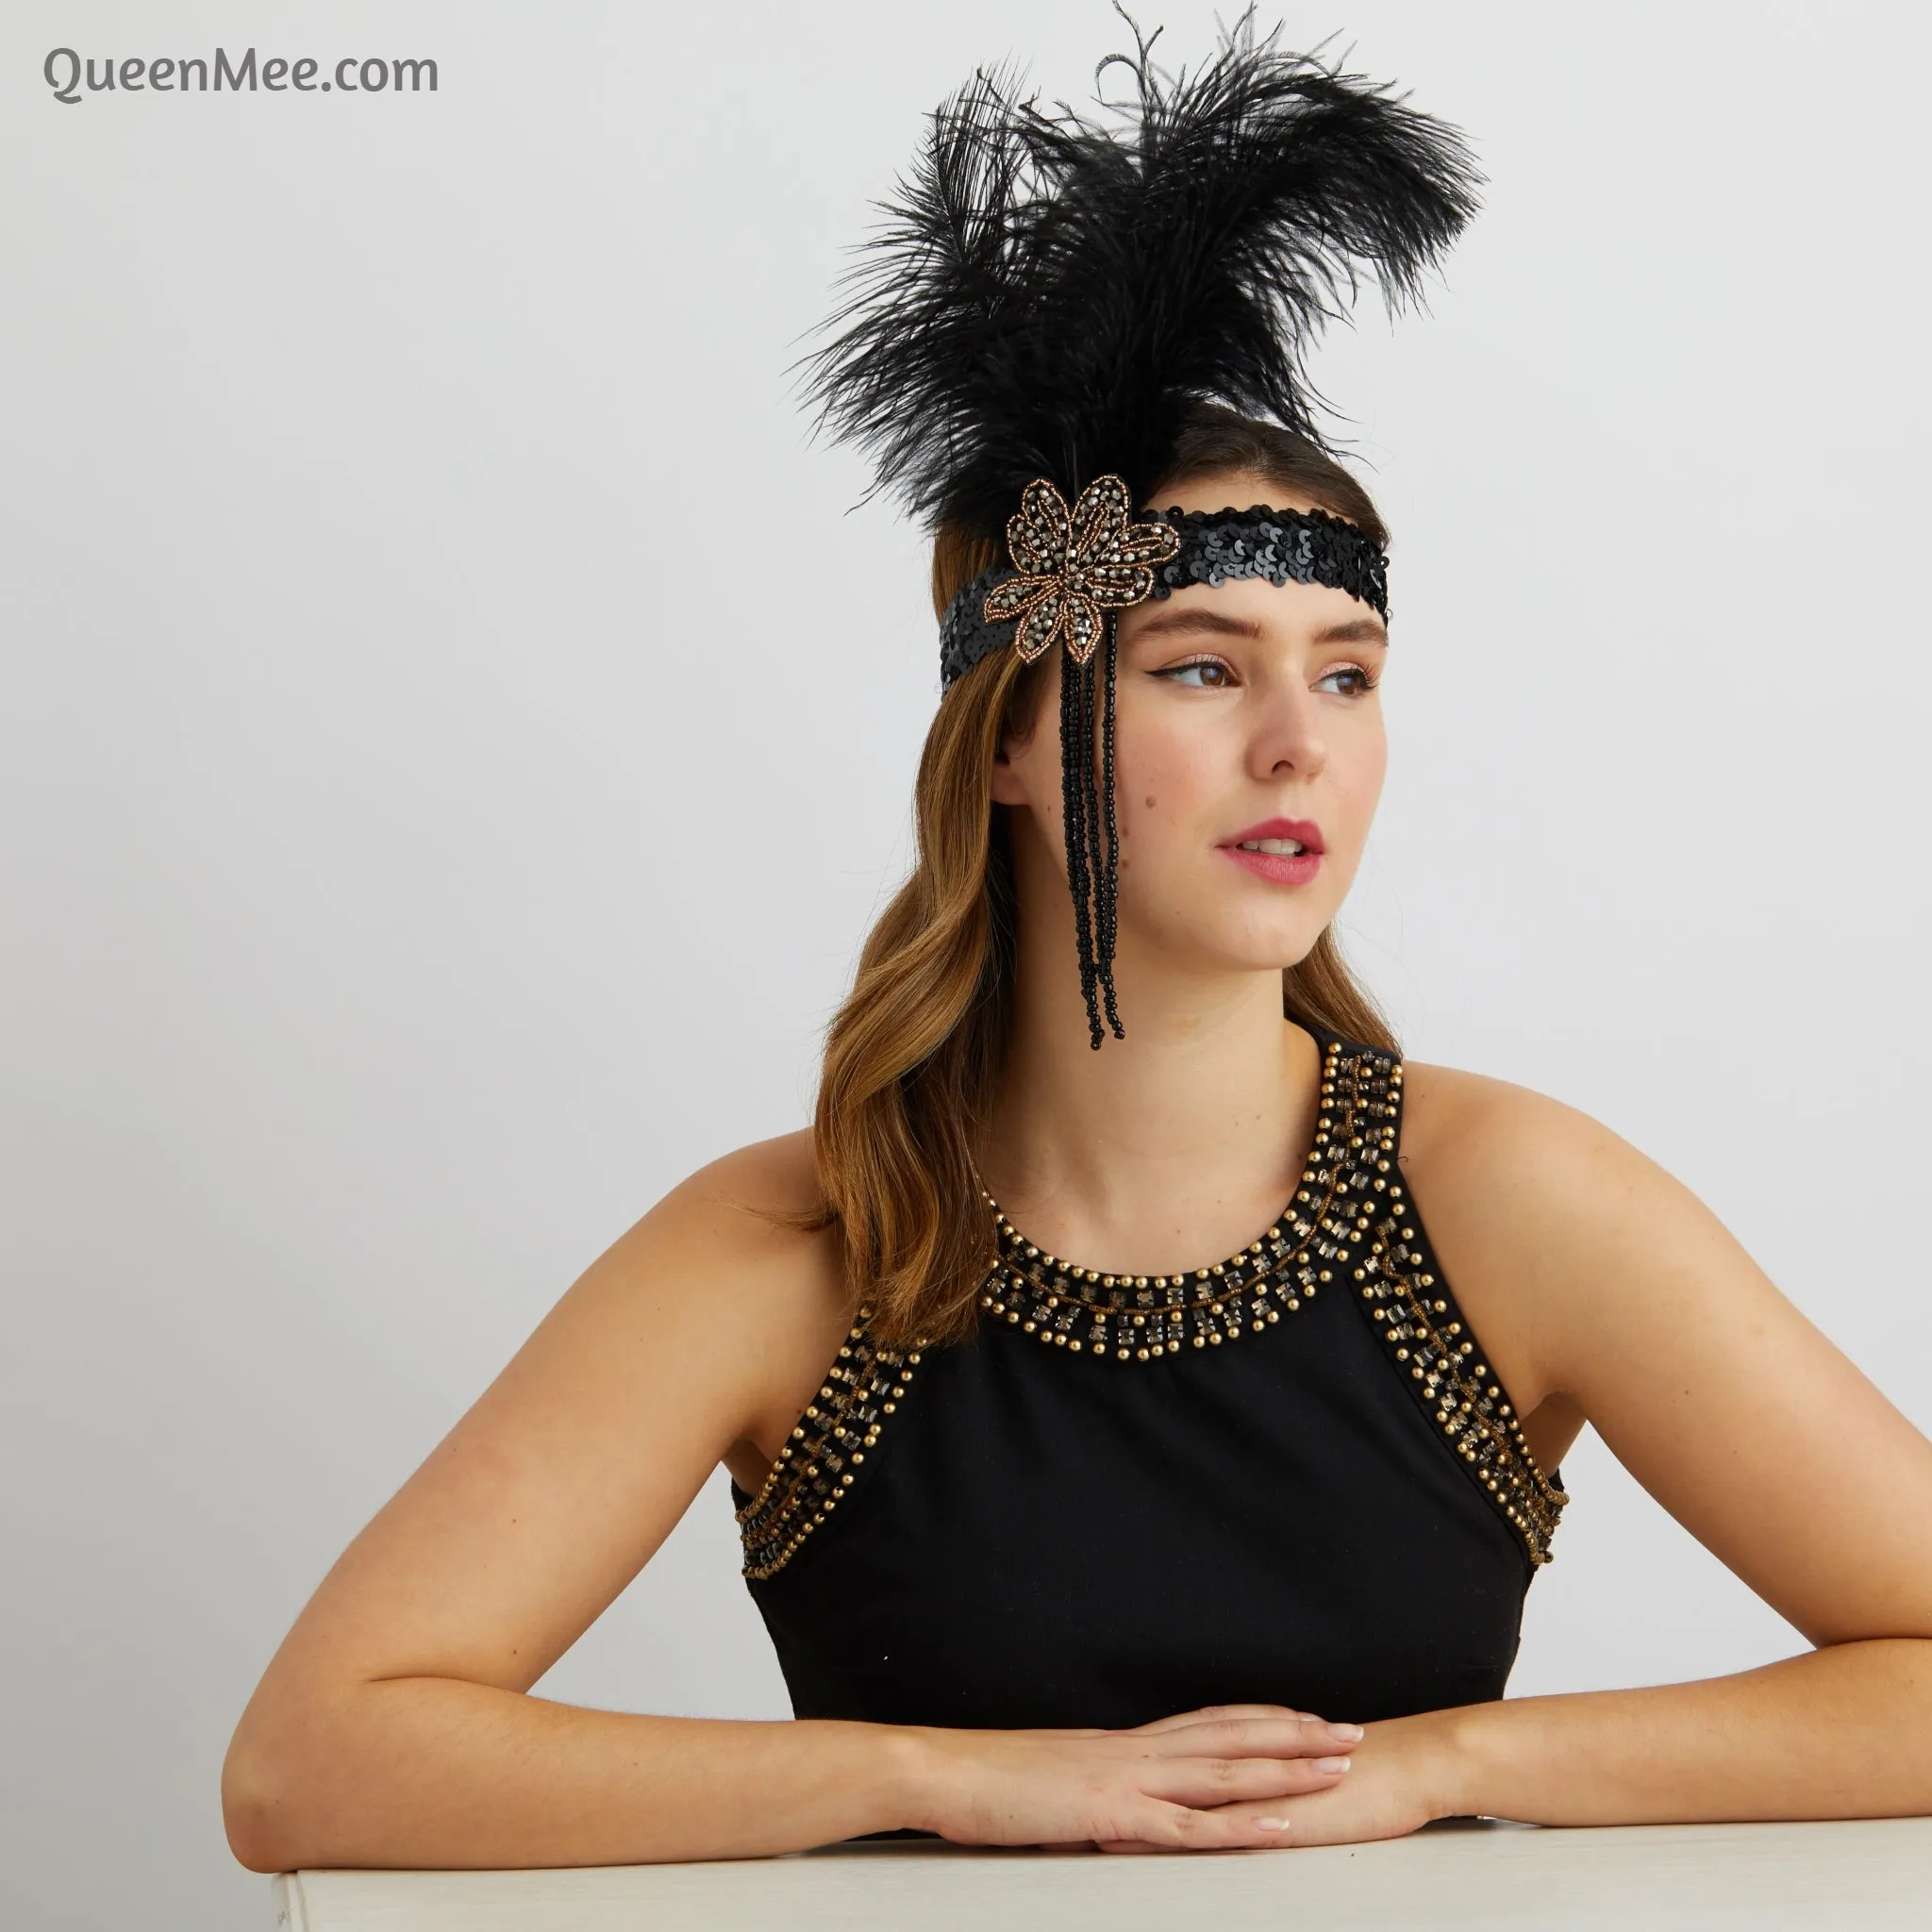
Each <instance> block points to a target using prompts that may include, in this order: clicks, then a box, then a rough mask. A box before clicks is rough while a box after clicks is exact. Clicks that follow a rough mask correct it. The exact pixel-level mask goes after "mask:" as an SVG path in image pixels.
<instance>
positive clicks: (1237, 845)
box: [1215, 819, 1327, 886]
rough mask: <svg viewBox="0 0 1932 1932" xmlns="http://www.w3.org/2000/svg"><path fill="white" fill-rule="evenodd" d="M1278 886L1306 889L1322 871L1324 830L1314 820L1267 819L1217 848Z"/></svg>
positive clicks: (1226, 840) (1245, 868)
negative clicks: (1310, 881)
mask: <svg viewBox="0 0 1932 1932" xmlns="http://www.w3.org/2000/svg"><path fill="white" fill-rule="evenodd" d="M1215 849H1216V850H1217V851H1219V852H1224V853H1226V854H1227V856H1228V858H1231V859H1233V860H1234V862H1235V863H1236V864H1237V865H1239V866H1241V867H1242V868H1243V869H1244V870H1246V871H1248V872H1251V873H1253V874H1255V876H1256V877H1257V878H1263V879H1268V880H1270V881H1272V882H1273V883H1274V884H1275V885H1278V886H1305V885H1307V883H1308V881H1309V880H1310V879H1312V878H1313V877H1314V876H1315V874H1317V873H1318V872H1320V871H1321V870H1322V855H1323V853H1324V851H1326V850H1327V848H1326V846H1324V844H1323V842H1322V828H1321V826H1319V825H1318V824H1315V823H1314V821H1313V820H1312V819H1265V820H1263V821H1262V823H1261V824H1258V825H1250V826H1249V827H1248V828H1247V830H1246V831H1244V832H1237V833H1236V834H1235V835H1234V837H1233V838H1232V839H1224V840H1223V841H1222V842H1221V843H1220V844H1219V845H1218V846H1217V847H1216V848H1215Z"/></svg>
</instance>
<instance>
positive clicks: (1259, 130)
mask: <svg viewBox="0 0 1932 1932" xmlns="http://www.w3.org/2000/svg"><path fill="white" fill-rule="evenodd" d="M1123 17H1125V16H1123ZM1128 24H1129V25H1130V26H1131V25H1133V24H1132V22H1131V21H1129V22H1128ZM1134 35H1135V42H1136V46H1135V51H1134V53H1133V54H1131V55H1125V54H1123V55H1115V56H1112V57H1110V58H1108V60H1106V61H1103V62H1102V63H1101V69H1100V74H1099V75H1096V84H1098V81H1099V79H1100V76H1101V75H1108V74H1109V73H1111V72H1116V71H1123V72H1124V74H1125V75H1126V76H1127V78H1128V80H1129V83H1130V86H1129V90H1128V92H1129V94H1130V96H1131V97H1130V98H1129V99H1127V100H1125V101H1124V102H1121V103H1108V102H1100V103H1098V104H1097V108H1098V111H1097V112H1089V113H1076V112H1075V111H1074V109H1073V108H1069V107H1067V106H1065V105H1060V106H1058V107H1055V108H1042V107H1041V105H1040V102H1039V99H1038V97H1037V96H1030V95H1029V96H1026V97H1024V98H1023V97H1022V95H1021V92H1020V86H1019V82H1018V79H1017V76H1015V75H1011V74H1009V73H1006V72H991V73H989V72H985V71H982V72H981V73H979V74H978V75H975V76H974V79H973V81H972V82H970V83H969V84H968V85H967V86H966V87H965V88H963V89H961V90H960V91H959V92H958V93H956V94H955V95H954V96H953V97H952V98H951V99H949V100H948V101H947V102H946V103H945V104H944V105H943V106H942V107H941V108H939V109H938V110H937V111H936V112H935V113H934V114H933V116H932V122H931V127H930V131H929V134H928V137H927V139H926V142H925V144H924V149H923V151H922V153H921V155H920V157H919V158H918V160H917V162H916V164H915V165H914V167H913V169H912V170H911V172H910V173H909V174H908V175H906V176H905V177H904V178H903V179H902V180H901V181H900V183H899V184H898V187H897V190H896V192H895V193H894V194H893V196H892V198H891V200H889V201H888V202H887V203H886V204H884V207H883V213H884V216H885V221H884V224H883V225H882V227H881V228H880V229H879V231H878V232H877V233H876V234H875V235H874V237H873V239H872V240H871V241H870V242H867V243H865V244H864V245H863V247H862V249H861V251H860V259H859V260H858V264H857V266H856V267H855V268H854V269H853V271H852V272H851V273H850V275H848V276H847V277H846V279H845V280H844V282H843V283H841V306H840V308H839V309H838V310H837V312H836V313H835V314H834V315H833V316H832V317H831V318H830V319H829V321H828V322H827V324H826V325H825V340H824V342H823V345H822V346H821V347H820V348H819V349H818V350H817V351H816V352H815V353H814V354H813V355H812V356H811V357H810V358H808V363H807V369H808V382H807V396H808V401H810V402H811V403H813V404H815V405H816V406H817V408H818V409H819V412H820V422H821V424H822V425H823V426H824V427H825V428H827V429H828V430H829V431H830V433H831V434H832V435H833V436H834V437H835V438H837V439H838V440H840V441H850V442H853V443H856V444H857V445H858V446H859V447H860V448H862V449H864V450H865V451H866V452H867V453H868V454H869V456H870V457H871V458H872V462H873V465H874V474H875V476H876V479H877V486H876V487H877V488H878V489H880V490H883V491H887V492H889V493H891V495H893V496H895V497H897V498H898V499H899V500H900V502H901V503H902V504H903V505H904V507H905V508H907V509H908V510H909V511H910V512H911V513H913V514H914V515H916V516H918V517H920V518H921V519H923V520H924V522H926V523H927V524H928V525H934V526H937V525H941V524H947V525H954V526H956V527H958V528H959V529H961V530H962V531H964V532H968V533H972V534H975V535H983V536H987V537H993V538H997V537H998V536H999V535H1000V533H1001V532H1002V531H1003V529H1004V528H1005V525H1006V520H1007V518H1008V515H1009V514H1010V513H1011V512H1012V511H1013V509H1014V508H1015V507H1016V506H1017V505H1018V503H1019V501H1020V493H1021V491H1022V490H1023V489H1024V487H1025V485H1026V484H1027V483H1028V482H1029V481H1030V480H1031V479H1032V478H1034V477H1035V476H1045V477H1048V478H1050V479H1052V480H1053V481H1054V482H1056V483H1057V484H1058V487H1059V488H1060V489H1061V491H1064V492H1066V493H1067V494H1068V495H1069V496H1070V497H1071V496H1072V495H1073V494H1074V493H1075V492H1077V491H1079V490H1080V489H1081V488H1082V487H1084V486H1085V485H1086V484H1087V483H1088V482H1090V481H1091V479H1092V478H1093V477H1094V476H1096V475H1102V474H1104V473H1107V472H1113V473H1116V474H1118V475H1122V476H1124V478H1125V479H1126V481H1127V484H1128V486H1129V488H1130V489H1131V490H1132V491H1133V492H1134V500H1135V501H1136V502H1137V503H1144V502H1146V501H1147V493H1148V492H1149V491H1151V490H1153V489H1154V488H1155V487H1157V486H1158V482H1159V480H1160V477H1161V474H1162V471H1163V469H1164V467H1165V465H1166V463H1167V461H1168V459H1169V457H1170V455H1171V452H1172V450H1173V448H1174V441H1175V439H1176V437H1177V435H1178V433H1179V430H1180V427H1181V425H1182V421H1183V419H1184V417H1185V415H1186V413H1187V410H1188V408H1189V407H1190V406H1191V404H1192V403H1194V402H1196V401H1197V400H1205V401H1213V402H1218V403H1222V404H1224V405H1225V406H1227V407H1229V408H1234V409H1237V410H1239V411H1241V413H1242V414H1244V415H1249V416H1258V417H1262V418H1266V419H1272V420H1273V421H1275V422H1277V423H1280V424H1281V425H1284V426H1286V427H1288V428H1290V429H1293V430H1296V431H1298V432H1299V433H1300V434H1302V435H1304V436H1306V437H1308V438H1309V439H1310V440H1311V441H1315V442H1316V443H1318V444H1321V445H1323V446H1326V439H1325V438H1324V434H1323V431H1322V426H1321V424H1320V421H1319V420H1318V410H1319V407H1320V398H1319V397H1318V396H1317V395H1316V393H1315V391H1313V389H1312V388H1311V387H1310V385H1309V382H1308V380H1307V373H1306V368H1305V355H1306V351H1307V346H1308V344H1309V343H1310V342H1311V341H1313V340H1314V339H1315V337H1316V336H1317V335H1319V333H1320V331H1321V329H1322V327H1323V326H1324V324H1325V323H1327V322H1328V321H1329V320H1331V319H1334V318H1337V317H1340V316H1341V315H1342V314H1344V313H1345V312H1346V311H1347V309H1348V308H1349V307H1350V306H1351V305H1352V303H1353V301H1354V299H1355V298H1356V296H1357V293H1358V291H1359V288H1360V285H1361V283H1362V281H1363V280H1364V279H1372V280H1373V281H1374V283H1375V284H1376V285H1377V287H1378V288H1379V291H1380V292H1381V294H1382V297H1383V299H1384V300H1385V302H1386V303H1387V304H1388V305H1389V306H1390V308H1391V309H1393V308H1399V307H1401V306H1402V305H1403V304H1404V303H1406V302H1407V301H1409V300H1411V299H1413V298H1415V297H1417V296H1418V295H1419V294H1420V292H1421V288H1422V284H1423V281H1424V276H1425V275H1426V274H1427V272H1428V271H1429V270H1430V269H1431V268H1432V267H1433V266H1434V265H1435V264H1436V263H1437V261H1438V260H1439V259H1440V258H1441V255H1442V254H1443V252H1444V251H1445V250H1446V249H1447V247H1448V245H1449V243H1450V242H1452V241H1453V240H1454V239H1455V237H1456V235H1457V232H1458V231H1459V230H1460V229H1461V228H1462V226H1463V225H1464V224H1465V223H1466V222H1467V221H1468V220H1469V218H1470V216H1471V215H1472V214H1473V213H1474V210H1475V206H1476V201H1475V190H1476V187H1477V185H1478V184H1479V182H1480V179H1481V176H1480V175H1478V174H1477V172H1476V169H1475V167H1474V162H1473V160H1472V158H1471V156H1470V153H1469V150H1468V148H1467V146H1466V145H1465V143H1464V142H1463V139H1462V137H1461V136H1460V134H1458V133H1457V130H1456V129H1454V128H1452V127H1450V126H1448V125H1445V124H1443V123H1442V122H1440V121H1437V120H1435V119H1433V118H1432V117H1430V116H1429V115H1426V114H1424V113H1422V112H1420V111H1418V110H1417V109H1415V108H1410V107H1409V106H1408V105H1407V101H1406V99H1404V98H1402V97H1398V96H1396V95H1394V94H1392V93H1391V92H1390V91H1389V90H1388V89H1387V88H1385V87H1380V86H1376V85H1374V84H1372V83H1370V82H1369V81H1367V80H1364V79H1363V78H1361V77H1360V76H1358V75H1349V74H1344V73H1341V72H1340V71H1339V70H1337V69H1335V68H1331V67H1328V66H1324V64H1323V63H1322V61H1321V59H1320V58H1318V57H1317V56H1314V55H1298V54H1291V53H1287V52H1284V51H1281V50H1279V49H1278V48H1277V47H1276V44H1275V42H1276V40H1277V39H1278V29H1277V31H1276V32H1275V33H1271V34H1269V35H1267V36H1265V37H1257V34H1256V31H1255V26H1254V18H1253V14H1252V12H1251V13H1249V14H1247V15H1244V16H1243V17H1242V19H1241V21H1240V22H1239V23H1237V25H1235V26H1234V27H1233V28H1232V29H1230V30H1228V31H1227V32H1226V34H1225V35H1224V40H1223V42H1222V45H1221V47H1220V49H1219V51H1218V52H1217V53H1216V54H1215V55H1214V56H1213V58H1210V59H1208V61H1207V62H1206V63H1204V64H1203V65H1202V66H1201V67H1199V68H1198V69H1197V70H1195V71H1193V72H1191V73H1190V72H1186V71H1182V72H1179V73H1176V74H1173V75H1169V74H1167V73H1164V72H1163V71H1162V70H1161V69H1159V68H1158V67H1157V66H1156V64H1155V62H1154V59H1153V40H1152V39H1150V38H1146V37H1143V36H1142V35H1141V32H1140V30H1139V28H1138V27H1136V28H1135V29H1134ZM1155 38H1158V36H1156V37H1155Z"/></svg>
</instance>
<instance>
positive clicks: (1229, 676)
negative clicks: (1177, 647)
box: [1154, 658, 1234, 691]
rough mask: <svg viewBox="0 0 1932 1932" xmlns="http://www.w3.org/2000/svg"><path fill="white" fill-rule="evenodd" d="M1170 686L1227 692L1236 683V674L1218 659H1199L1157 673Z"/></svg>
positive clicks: (1173, 665) (1174, 665)
mask: <svg viewBox="0 0 1932 1932" xmlns="http://www.w3.org/2000/svg"><path fill="white" fill-rule="evenodd" d="M1154 675H1155V676H1157V677H1164V678H1166V679H1167V681H1168V682H1169V683H1170V684H1185V685H1187V686H1188V687H1189V688H1190V689H1191V690H1193V691H1225V690H1226V689H1227V687H1228V686H1229V685H1231V684H1232V683H1233V682H1234V673H1233V672H1232V671H1231V670H1229V669H1228V667H1227V666H1226V665H1225V664H1224V663H1223V662H1222V661H1221V659H1220V658H1197V659H1196V660H1195V661H1194V662H1193V663H1191V664H1170V665H1169V666H1168V668H1167V669H1166V670H1165V671H1157V672H1156V673H1155V674H1154Z"/></svg>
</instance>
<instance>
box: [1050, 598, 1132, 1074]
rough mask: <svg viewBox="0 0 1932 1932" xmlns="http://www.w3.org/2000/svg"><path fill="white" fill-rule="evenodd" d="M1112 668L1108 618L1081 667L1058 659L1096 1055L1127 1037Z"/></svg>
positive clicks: (1065, 773) (1072, 868) (1063, 780)
mask: <svg viewBox="0 0 1932 1932" xmlns="http://www.w3.org/2000/svg"><path fill="white" fill-rule="evenodd" d="M1114 662H1115V650H1114V618H1113V613H1112V612H1111V611H1108V615H1107V634H1106V638H1105V641H1103V643H1102V645H1101V648H1100V649H1099V650H1098V651H1096V652H1095V653H1094V654H1093V656H1092V657H1091V658H1088V660H1087V661H1086V663H1084V664H1076V663H1074V659H1073V658H1072V657H1071V656H1068V655H1065V654H1064V653H1063V654H1062V656H1061V658H1060V805H1061V808H1062V813H1063V816H1064V818H1065V822H1066V841H1067V889H1068V891H1070V892H1071V893H1072V895H1073V901H1074V945H1075V947H1076V949H1077V952H1078V955H1079V961H1080V997H1081V998H1082V999H1083V1000H1084V1001H1085V1002H1086V1006H1087V1030H1088V1043H1089V1045H1091V1047H1092V1048H1093V1049H1094V1051H1095V1052H1098V1051H1099V1049H1100V1042H1101V1041H1102V1040H1103V1039H1105V1038H1106V1036H1107V1033H1108V1031H1111V1032H1112V1034H1113V1037H1114V1038H1115V1039H1116V1040H1124V1039H1125V1038H1126V1037H1127V1036H1126V1031H1125V1029H1124V1027H1123V1026H1122V1025H1121V1016H1120V1008H1119V1006H1118V1004H1117V1003H1116V1000H1115V997H1114V986H1113V956H1114V943H1115V940H1116V938H1117V936H1118V932H1119V919H1118V901H1119V891H1120V830H1119V825H1118V823H1117V821H1116V818H1115V814H1114V796H1113V790H1114V787H1113V734H1114ZM1096 687H1098V689H1096ZM1096 724H1097V725H1098V727H1099V733H1098V735H1099V738H1100V762H1099V769H1098V770H1097V771H1096V770H1095V768H1094V758H1093V741H1094V737H1095V726H1096ZM1103 1012H1104V1013H1105V1015H1106V1025H1105V1026H1103V1025H1102V1024H1101V1018H1102V1014H1103Z"/></svg>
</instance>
